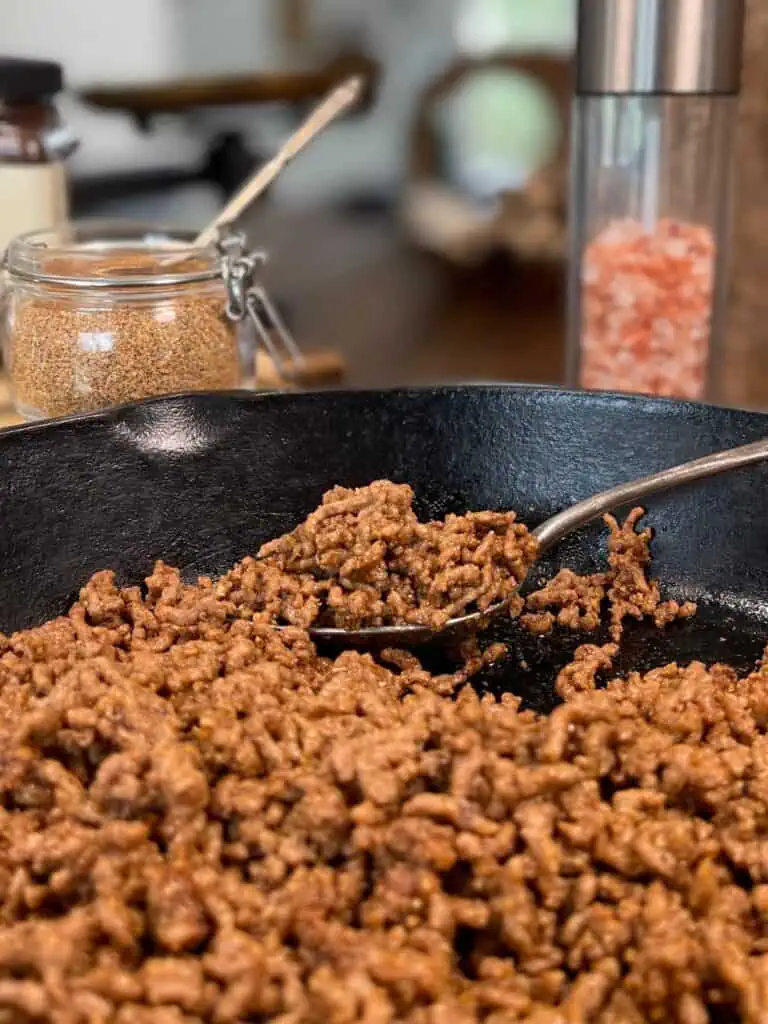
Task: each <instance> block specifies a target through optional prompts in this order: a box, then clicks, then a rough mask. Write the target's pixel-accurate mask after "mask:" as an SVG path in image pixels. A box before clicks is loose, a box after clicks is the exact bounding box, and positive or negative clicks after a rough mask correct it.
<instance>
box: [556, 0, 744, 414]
mask: <svg viewBox="0 0 768 1024" xmlns="http://www.w3.org/2000/svg"><path fill="white" fill-rule="evenodd" d="M744 7H745V4H744V0H579V13H578V41H577V57H576V67H577V72H576V96H575V100H574V116H573V129H572V131H573V138H572V149H571V196H570V216H571V250H570V260H569V271H568V273H569V281H568V291H569V299H568V302H569V311H568V321H569V322H568V368H567V373H568V377H569V383H571V384H572V385H574V386H578V387H583V388H594V389H605V390H611V391H631V392H643V393H647V394H654V395H668V396H674V397H678V398H691V399H701V398H705V397H707V398H715V399H716V398H717V381H718V378H719V376H720V374H719V370H718V363H719V361H720V360H721V359H722V347H723V340H724V323H723V314H724V300H725V297H726V296H725V283H726V269H727V268H726V258H727V253H726V247H727V242H728V234H729V228H730V191H731V189H730V179H731V171H732V167H733V151H734V133H735V129H736V106H737V103H738V95H739V90H740V84H741V63H742V46H743V31H744V13H745V12H744Z"/></svg>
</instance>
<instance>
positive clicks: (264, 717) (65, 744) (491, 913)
mask: <svg viewBox="0 0 768 1024" xmlns="http://www.w3.org/2000/svg"><path fill="white" fill-rule="evenodd" d="M336 493H337V494H338V492H336ZM333 500H335V499H333ZM638 515H639V513H635V514H633V516H632V517H631V518H630V520H629V521H628V522H627V523H626V524H624V525H623V526H619V525H618V524H616V523H615V522H611V523H610V530H611V540H610V544H611V550H610V555H609V567H608V569H607V570H606V573H605V574H601V577H600V582H598V581H597V580H595V579H594V578H593V579H591V580H590V581H588V582H587V583H586V584H585V583H584V582H583V581H582V582H578V581H576V579H575V578H572V577H565V581H566V584H567V586H566V588H565V589H566V590H567V592H568V594H570V595H571V597H572V598H573V600H571V598H570V597H569V598H568V601H563V600H560V599H556V595H555V594H554V592H553V590H552V589H551V588H550V590H549V591H548V592H547V593H546V595H545V596H539V597H538V598H537V599H536V600H535V601H534V604H533V606H531V608H530V611H529V614H531V615H537V614H544V613H546V612H547V611H551V610H552V608H558V609H559V610H560V611H562V609H563V608H564V607H567V606H568V604H569V602H570V604H572V605H573V608H574V609H575V610H574V611H573V614H571V613H568V614H567V618H564V619H563V620H562V621H563V623H564V624H565V625H567V626H573V627H575V628H579V629H587V630H588V629H590V628H591V623H592V622H593V618H594V616H595V615H597V614H598V609H599V605H598V604H596V603H595V602H596V594H597V591H598V590H600V592H601V594H602V595H603V596H604V597H605V600H606V601H607V602H608V604H609V617H610V620H611V624H612V626H613V630H614V639H613V642H612V643H611V644H608V645H605V646H602V647H599V646H594V645H585V646H583V647H581V648H580V649H579V651H578V653H577V656H576V660H575V661H574V663H573V664H572V665H570V666H568V667H567V668H566V669H565V670H564V671H563V672H562V673H561V674H560V677H559V678H558V681H557V687H558V691H559V692H560V693H561V695H562V696H563V697H564V698H565V699H564V702H563V704H562V705H560V706H559V707H558V708H556V709H555V711H554V712H553V713H552V714H551V715H549V716H543V715H537V714H535V713H534V712H532V711H526V710H522V709H521V708H520V706H519V703H518V701H517V700H516V699H515V698H514V697H512V696H509V695H507V696H505V697H504V698H502V699H501V700H499V701H496V700H494V699H493V698H492V697H489V696H486V697H483V698H480V697H479V696H478V695H477V694H476V693H475V691H474V690H473V689H472V687H471V686H462V685H461V684H462V683H463V682H464V681H465V680H466V678H467V677H468V675H469V674H471V673H472V672H474V671H477V670H478V668H480V667H481V666H482V664H483V663H484V662H485V661H488V660H492V659H493V658H495V657H498V655H499V653H500V652H499V651H498V650H497V649H491V650H490V651H487V652H485V653H480V652H479V650H478V649H477V648H474V649H472V650H469V649H468V651H467V664H466V666H465V668H464V670H462V671H461V672H458V673H457V674H456V675H454V676H433V675H430V674H429V673H428V672H426V671H425V670H424V669H423V668H422V667H421V665H420V664H419V662H418V661H417V659H416V658H415V657H414V656H413V655H409V654H405V653H403V652H384V653H383V654H382V655H381V656H380V657H378V658H377V659H374V658H373V657H372V656H370V655H367V654H361V653H355V652H347V653H344V654H342V655H340V656H338V657H336V658H335V659H330V658H326V657H321V656H320V655H318V652H317V651H316V649H315V647H314V646H313V644H312V643H311V641H310V639H309V636H308V635H307V633H306V632H305V631H304V630H303V629H301V628H299V627H289V628H287V629H285V630H282V631H277V630H276V629H275V628H274V626H273V621H274V620H272V621H270V617H271V616H272V617H273V616H274V615H275V614H276V611H275V609H277V608H278V607H280V606H279V605H270V607H269V608H268V607H266V605H265V603H264V601H263V595H260V594H259V593H258V592H257V589H258V588H253V587H251V586H250V585H249V584H247V583H246V582H245V577H246V576H247V573H248V572H249V571H250V570H251V569H252V568H253V565H252V560H246V562H245V563H242V564H241V565H240V566H239V567H237V568H236V569H235V570H233V572H232V573H230V574H229V575H228V576H227V577H225V582H224V585H222V583H221V582H220V583H214V582H212V581H211V580H208V579H202V580H200V581H199V582H198V583H197V584H195V585H189V584H185V583H183V582H182V580H181V578H180V576H179V573H178V572H177V571H176V570H174V569H171V568H169V567H167V566H165V565H163V564H162V563H159V564H158V565H157V566H156V568H155V571H154V572H153V574H152V576H150V577H149V579H148V580H147V581H146V586H145V588H144V589H140V588H138V587H127V588H122V589H121V588H119V587H118V586H117V584H116V582H115V579H114V577H113V575H112V574H111V573H109V572H103V573H99V574H97V575H96V576H95V577H94V578H93V579H92V580H91V582H90V583H89V584H88V585H87V586H86V587H85V588H84V589H83V591H82V593H81V595H80V600H79V601H78V603H77V604H76V605H75V606H74V607H73V608H72V610H71V611H70V613H69V614H68V615H67V616H66V617H63V618H60V619H57V620H54V621H52V622H50V623H47V624H46V625H44V626H42V627H39V628H36V629H30V630H26V631H24V632H21V633H18V634H15V635H14V636H12V637H9V638H2V639H0V1022H13V1024H17V1022H18V1024H37V1022H51V1024H201V1022H204V1024H235V1022H245V1021H265V1020H275V1021H279V1022H281V1024H314V1022H318V1024H319V1022H321V1021H322V1022H330V1024H353V1022H358V1021H360V1022H366V1024H389V1022H392V1024H395V1022H408V1024H472V1022H475V1021H483V1022H486V1024H509V1022H516V1021H521V1022H522V1021H524V1022H527V1024H579V1022H585V1024H586V1022H589V1024H593V1022H595V1024H641V1022H646V1021H659V1022H661V1021H671V1022H678V1024H706V1022H708V1021H711V1020H721V1019H725V1018H726V1017H727V1015H728V1014H730V1015H731V1017H732V1018H733V1019H740V1020H742V1021H745V1022H748V1024H763V1022H764V1021H765V1020H766V1015H768V664H766V665H762V666H760V667H758V669H756V671H754V672H753V673H751V674H750V675H748V676H747V677H746V678H743V679H739V678H737V675H736V673H735V672H734V671H733V670H732V669H730V668H728V667H725V666H722V665H717V666H713V667H709V668H708V667H705V666H704V665H701V664H692V665H689V666H678V665H669V666H667V667H664V668H659V669H656V670H655V671H652V672H649V673H646V674H645V675H640V674H632V675H630V676H629V677H628V678H626V679H618V680H613V681H611V682H609V683H608V685H607V686H606V687H605V688H602V689H598V688H597V687H596V682H595V680H596V678H597V674H598V673H605V672H609V671H610V665H611V659H612V657H613V656H614V655H615V653H616V649H617V648H616V644H617V643H618V642H620V627H621V624H622V622H623V620H624V618H625V617H626V616H627V615H629V616H635V617H645V616H650V617H651V618H654V617H656V618H657V621H658V622H659V623H660V624H664V623H666V622H667V621H669V619H670V617H672V616H673V615H677V614H679V613H680V612H683V613H684V614H688V613H690V611H691V609H688V608H683V609H681V608H680V607H679V606H678V607H677V608H674V607H673V606H666V610H662V611H659V609H664V608H665V606H663V605H662V603H661V601H660V598H659V595H658V589H657V588H656V587H655V584H653V583H652V582H650V581H649V580H648V578H647V569H648V557H647V556H648V536H647V535H646V534H645V533H636V530H635V527H636V525H637V518H638ZM485 522H486V523H487V522H488V520H485ZM483 529H484V530H485V529H486V527H483ZM504 536H506V534H504ZM300 543H303V541H301V539H300ZM374 543H375V542H374ZM480 543H482V541H481V542H480ZM489 546H493V545H489ZM278 548H279V550H280V552H281V554H280V558H284V559H286V560H288V559H290V557H291V555H290V550H289V549H288V548H287V547H286V546H285V544H284V543H282V542H281V544H280V545H278V546H277V548H275V549H273V550H275V551H277V549H278ZM297 557H299V556H298V555H297ZM301 557H302V558H303V557H304V556H303V555H302V556H301ZM312 557H314V556H312ZM286 564H287V563H286ZM338 568H340V567H339V566H336V567H334V571H336V570H337V569H338ZM301 571H303V570H301ZM339 579H341V574H339ZM561 582H562V580H561ZM601 588H602V590H601ZM564 595H565V591H564V594H563V595H561V597H563V596H564ZM601 601H602V597H601ZM529 603H530V602H529ZM537 605H538V607H537ZM444 607H445V606H443V608H444ZM281 614H282V613H281ZM355 614H358V612H355ZM552 614H554V613H552ZM558 617H559V613H558ZM585 620H586V621H585ZM542 643H546V639H544V640H542Z"/></svg>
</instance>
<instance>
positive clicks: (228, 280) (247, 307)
mask: <svg viewBox="0 0 768 1024" xmlns="http://www.w3.org/2000/svg"><path fill="white" fill-rule="evenodd" d="M216 249H217V252H218V254H219V260H220V263H221V276H222V278H223V280H224V285H225V287H226V289H227V308H226V313H227V317H228V318H229V319H230V320H231V321H232V322H233V323H242V322H243V321H244V320H246V319H247V320H249V321H250V323H251V324H252V325H253V327H254V328H255V330H256V337H257V352H258V344H259V343H260V344H261V345H262V346H263V347H264V350H265V351H266V353H267V355H268V356H269V357H270V359H271V360H272V362H273V363H274V365H275V368H276V370H277V372H278V374H279V375H280V376H281V377H282V378H283V379H284V380H293V379H294V378H295V377H296V376H297V371H298V370H300V369H301V368H302V367H303V365H304V355H303V353H302V351H301V349H300V348H299V346H298V344H297V343H296V341H295V339H294V337H293V335H292V334H291V332H290V331H289V329H288V327H287V325H286V323H285V321H284V320H283V318H282V316H281V315H280V313H279V312H278V309H277V307H276V306H275V304H274V302H273V301H272V299H271V298H270V297H269V295H268V293H267V290H266V288H265V287H264V286H263V285H262V284H261V283H260V282H259V281H258V280H257V278H256V273H257V271H258V269H259V268H260V267H263V266H264V264H265V263H266V262H267V259H268V257H267V254H266V252H264V251H262V250H248V248H247V246H246V241H245V236H244V235H243V234H242V233H240V232H236V233H235V232H227V233H226V234H220V235H219V238H218V239H217V241H216ZM254 373H255V375H256V378H257V380H256V382H257V383H258V362H257V363H256V365H255V367H254Z"/></svg>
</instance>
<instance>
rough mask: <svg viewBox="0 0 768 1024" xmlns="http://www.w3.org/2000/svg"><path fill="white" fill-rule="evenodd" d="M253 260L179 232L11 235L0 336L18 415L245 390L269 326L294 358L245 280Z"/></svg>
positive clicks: (232, 245) (263, 299) (236, 242)
mask: <svg viewBox="0 0 768 1024" xmlns="http://www.w3.org/2000/svg"><path fill="white" fill-rule="evenodd" d="M262 261H263V257H260V256H259V255H258V254H256V255H254V254H248V253H246V252H245V250H244V248H243V244H242V239H239V238H238V237H232V238H230V239H227V240H225V241H224V242H223V243H222V244H217V245H210V246H205V247H199V246H196V245H195V244H194V239H193V236H192V235H191V234H186V233H184V232H163V231H158V230H157V229H156V228H146V227H143V226H141V225H131V224H127V225H126V224H119V223H113V224H104V223H98V222H89V223H86V224H69V225H65V226H63V227H61V228H58V229H54V230H50V231H44V232H36V233H32V234H27V235H22V236H20V237H18V238H16V239H15V240H14V241H13V242H11V244H10V246H9V247H8V250H7V252H6V258H5V265H6V269H7V276H8V289H7V295H6V302H5V310H4V319H5V324H4V331H3V336H4V357H5V362H6V366H7V368H8V372H9V375H10V381H11V388H12V392H13V397H14V403H15V406H16V409H17V411H18V413H19V414H20V415H21V416H23V417H24V418H25V419H28V420H34V419H41V418H47V417H51V416H62V415H68V414H71V413H81V412H90V411H94V410H97V409H103V408H106V407H109V406H113V405H120V404H122V403H125V402H131V401H136V400H139V399H142V398H147V397H149V396H152V395H162V394H171V393H178V392H185V391H219V390H232V389H236V388H240V387H245V386H250V385H252V384H253V382H254V381H253V376H254V357H255V349H256V341H257V340H258V339H259V338H260V339H261V340H262V341H263V342H265V343H266V344H267V346H268V347H270V348H271V349H273V350H274V331H275V329H276V328H277V330H278V331H279V332H281V334H280V338H281V340H282V341H283V344H284V347H286V348H287V349H288V350H289V353H290V355H291V356H294V354H295V352H296V351H297V350H296V349H295V345H294V343H293V341H292V339H291V338H290V335H288V334H287V331H286V329H285V327H284V325H283V324H282V322H281V321H280V318H279V316H278V315H277V313H276V311H275V309H274V307H273V306H272V305H271V303H270V302H269V299H268V298H267V296H266V295H265V293H264V292H263V289H261V288H260V287H258V286H257V285H256V284H255V282H254V280H253V274H254V271H255V268H256V267H257V266H258V265H259V263H260V262H262ZM265 313H266V314H267V316H268V318H269V321H270V323H269V330H267V328H266V327H265V323H264V319H265V318H264V314H265ZM254 329H255V330H254ZM273 354H274V352H273Z"/></svg>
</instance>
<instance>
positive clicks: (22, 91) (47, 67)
mask: <svg viewBox="0 0 768 1024" xmlns="http://www.w3.org/2000/svg"><path fill="white" fill-rule="evenodd" d="M63 86H64V73H63V72H62V69H61V64H56V63H55V61H50V60H31V59H29V60H28V59H27V58H26V57H0V102H3V103H35V102H36V101H39V100H44V99H47V98H48V97H49V96H55V95H56V93H57V92H61V90H62V88H63Z"/></svg>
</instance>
